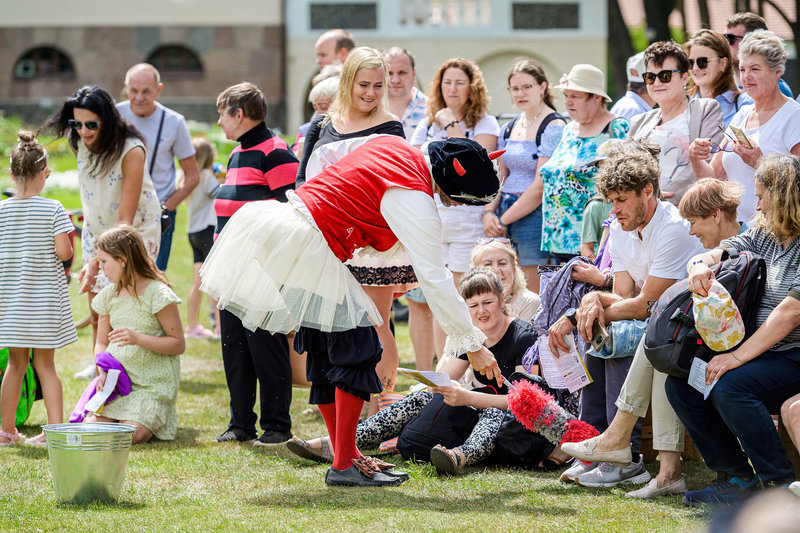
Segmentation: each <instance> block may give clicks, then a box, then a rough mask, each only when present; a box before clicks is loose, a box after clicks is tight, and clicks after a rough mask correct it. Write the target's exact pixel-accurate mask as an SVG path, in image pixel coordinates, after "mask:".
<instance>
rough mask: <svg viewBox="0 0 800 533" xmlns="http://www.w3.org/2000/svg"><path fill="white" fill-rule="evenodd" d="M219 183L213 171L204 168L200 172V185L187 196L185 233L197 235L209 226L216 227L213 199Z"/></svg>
mask: <svg viewBox="0 0 800 533" xmlns="http://www.w3.org/2000/svg"><path fill="white" fill-rule="evenodd" d="M219 187H220V185H219V181H217V178H216V176H214V171H213V170H211V169H210V168H206V169H204V170H201V171H200V184H199V185H198V186H197V187H195V188H194V190H193V191H192V192H191V194H190V195H189V202H188V203H189V222H188V224H187V226H186V232H187V233H197V232H198V231H203V230H204V229H206V228H207V227H209V226H216V225H217V213H216V212H215V211H214V198H216V197H217V193H218V192H219Z"/></svg>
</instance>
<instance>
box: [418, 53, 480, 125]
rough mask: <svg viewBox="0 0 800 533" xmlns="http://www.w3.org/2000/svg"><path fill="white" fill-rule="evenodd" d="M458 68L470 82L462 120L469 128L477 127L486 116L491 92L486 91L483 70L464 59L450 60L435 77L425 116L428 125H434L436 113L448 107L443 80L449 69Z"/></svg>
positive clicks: (440, 68)
mask: <svg viewBox="0 0 800 533" xmlns="http://www.w3.org/2000/svg"><path fill="white" fill-rule="evenodd" d="M450 68H457V69H460V70H461V71H462V72H464V74H466V75H467V79H468V80H469V93H468V94H467V103H466V104H465V105H464V109H463V110H462V111H461V112H462V115H463V116H462V117H461V119H462V120H463V121H464V122H465V123H466V125H467V127H468V128H473V127H475V124H477V123H478V121H479V120H480V119H481V118H482V117H483V115H485V114H486V111H487V109H488V108H489V91H488V89H486V83H484V81H483V73H482V72H481V69H480V68H479V67H478V65H476V64H475V63H473V62H472V61H470V60H469V59H464V58H461V57H459V58H452V59H448V60H447V61H445V62H444V63H442V65H441V66H440V67H439V69H438V70H437V71H436V74H434V75H433V83H432V84H431V90H430V92H429V93H428V105H427V107H426V109H425V116H426V117H427V118H428V123H429V124H433V118H434V117H435V116H436V113H437V112H439V111H440V110H442V109H444V108H445V107H447V104H445V102H444V96H442V78H444V73H445V72H446V71H447V69H450Z"/></svg>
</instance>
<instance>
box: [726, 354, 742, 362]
mask: <svg viewBox="0 0 800 533" xmlns="http://www.w3.org/2000/svg"><path fill="white" fill-rule="evenodd" d="M728 353H729V354H731V357H733V358H734V359H736V360H737V361H739V364H741V365H743V364H744V361H742V360H741V359H739V358H738V357H736V356H735V355H733V352H728Z"/></svg>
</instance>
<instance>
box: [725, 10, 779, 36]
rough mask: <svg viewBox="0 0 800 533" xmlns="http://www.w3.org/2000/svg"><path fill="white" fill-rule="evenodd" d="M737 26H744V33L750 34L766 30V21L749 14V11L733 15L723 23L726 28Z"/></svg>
mask: <svg viewBox="0 0 800 533" xmlns="http://www.w3.org/2000/svg"><path fill="white" fill-rule="evenodd" d="M739 24H741V25H743V26H744V31H745V33H750V32H751V31H756V30H766V29H768V28H767V21H766V20H764V17H760V16H758V15H756V14H755V13H751V12H749V11H742V12H740V13H734V14H733V15H731V16H730V17H728V20H726V21H725V27H726V28H733V27H734V26H738V25H739Z"/></svg>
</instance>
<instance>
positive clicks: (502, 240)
mask: <svg viewBox="0 0 800 533" xmlns="http://www.w3.org/2000/svg"><path fill="white" fill-rule="evenodd" d="M492 241H497V242H499V243H500V244H510V243H511V239H509V238H508V237H481V238H480V239H478V240H477V241H475V244H477V245H479V246H483V245H484V244H489V243H490V242H492Z"/></svg>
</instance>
